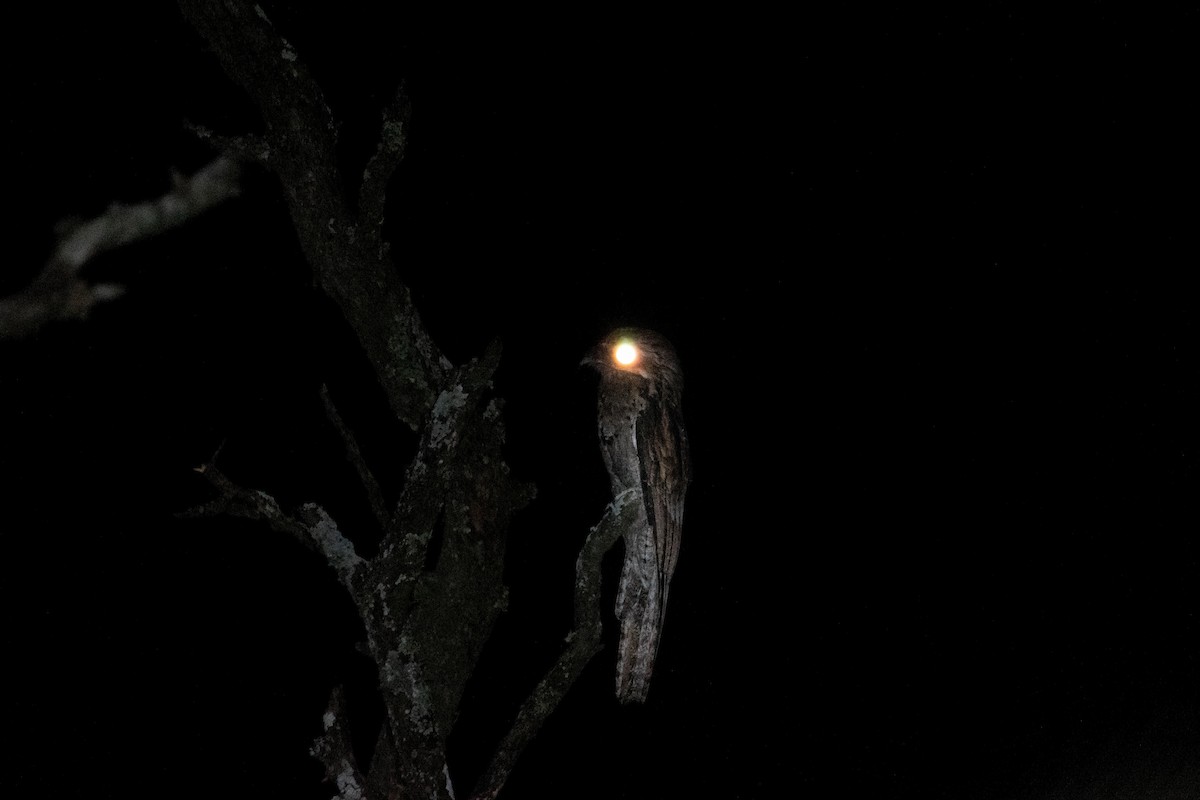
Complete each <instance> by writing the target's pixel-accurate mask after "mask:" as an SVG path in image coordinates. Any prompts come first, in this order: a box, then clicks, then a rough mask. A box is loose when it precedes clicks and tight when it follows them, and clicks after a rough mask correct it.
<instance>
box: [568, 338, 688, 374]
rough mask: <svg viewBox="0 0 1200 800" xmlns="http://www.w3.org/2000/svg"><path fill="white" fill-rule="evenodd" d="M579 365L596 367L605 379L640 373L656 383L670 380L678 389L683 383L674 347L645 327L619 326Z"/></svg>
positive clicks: (589, 352)
mask: <svg viewBox="0 0 1200 800" xmlns="http://www.w3.org/2000/svg"><path fill="white" fill-rule="evenodd" d="M580 364H586V365H588V366H590V367H593V368H595V369H596V370H598V371H599V372H600V376H601V378H605V379H620V378H621V377H623V376H630V377H632V376H637V377H639V378H642V379H644V380H647V381H651V382H654V383H657V382H659V381H668V382H671V383H672V384H674V385H675V386H677V387H679V388H682V385H683V371H682V370H681V369H680V366H679V357H678V356H677V355H676V354H675V348H674V347H672V346H671V343H670V342H669V341H667V339H666V338H665V337H664V336H662V335H661V334H658V333H655V332H654V331H651V330H646V329H645V328H617V329H616V330H615V331H613V332H612V333H610V334H608V336H605V337H604V338H603V339H601V340H600V342H599V344H597V345H596V346H595V347H593V348H592V349H591V350H589V351H588V354H587V355H586V356H585V357H584V359H583V361H581V362H580Z"/></svg>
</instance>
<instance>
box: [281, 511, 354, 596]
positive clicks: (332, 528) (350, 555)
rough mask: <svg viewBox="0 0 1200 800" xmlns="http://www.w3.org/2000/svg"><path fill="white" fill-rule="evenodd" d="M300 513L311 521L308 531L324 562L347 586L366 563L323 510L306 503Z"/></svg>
mask: <svg viewBox="0 0 1200 800" xmlns="http://www.w3.org/2000/svg"><path fill="white" fill-rule="evenodd" d="M272 502H274V501H272ZM302 511H303V513H304V515H305V517H307V518H309V519H310V520H312V521H311V522H310V523H309V525H308V529H309V532H310V534H311V535H312V537H313V540H314V541H315V542H316V543H317V546H318V547H319V548H320V550H321V552H322V553H323V554H324V555H325V560H326V561H328V562H329V565H330V566H331V567H333V569H334V571H335V572H337V574H338V577H339V578H340V579H341V580H342V582H343V583H345V584H346V585H349V584H350V581H351V579H352V578H353V577H354V573H355V572H356V571H357V570H358V569H359V567H361V566H362V565H363V564H365V563H366V561H365V560H364V559H363V557H362V556H360V555H359V554H358V553H356V552H355V551H354V544H353V543H352V542H351V541H350V540H349V539H347V538H346V537H345V536H343V535H342V532H341V531H340V530H338V527H337V523H335V522H334V521H333V519H331V518H330V516H329V514H327V513H326V512H325V509H323V508H321V507H320V506H318V505H316V504H315V503H306V504H305V505H304V506H303V507H302Z"/></svg>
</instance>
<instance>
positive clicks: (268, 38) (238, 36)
mask: <svg viewBox="0 0 1200 800" xmlns="http://www.w3.org/2000/svg"><path fill="white" fill-rule="evenodd" d="M178 1H179V7H180V9H181V10H182V12H183V15H184V16H185V17H186V18H187V19H188V20H189V21H190V22H191V24H192V26H193V27H195V28H196V30H197V31H198V32H199V33H200V35H201V36H203V37H204V38H206V39H207V40H208V41H209V42H210V43H211V44H212V47H213V51H214V53H216V55H217V58H218V59H219V60H220V62H221V66H222V68H223V69H224V70H225V72H226V74H227V75H229V77H230V78H231V79H232V80H233V81H234V82H235V83H237V84H238V85H240V86H241V87H242V88H243V89H245V91H246V92H247V93H248V94H249V95H250V98H251V99H252V100H253V101H254V102H255V103H256V104H257V106H258V110H259V113H260V114H261V115H262V118H263V121H264V122H265V123H266V141H267V144H268V146H269V148H270V164H271V168H272V169H273V170H274V171H275V173H276V174H277V175H278V176H279V179H280V181H281V182H282V183H283V186H284V188H285V191H284V198H285V200H286V201H287V204H288V209H289V212H290V214H291V217H292V222H293V225H294V227H295V229H296V232H297V234H298V235H299V237H300V246H301V248H302V249H303V251H304V254H305V257H306V259H307V260H308V262H309V265H310V266H311V267H312V269H313V274H314V276H315V277H316V280H317V283H318V284H319V285H320V286H321V288H322V289H323V290H324V291H325V293H326V294H328V295H329V296H330V297H331V298H332V299H333V301H334V302H335V303H336V304H337V305H338V307H339V308H340V309H341V311H342V314H343V316H344V317H345V318H346V321H347V322H348V323H349V324H350V327H351V328H352V329H353V330H354V333H355V334H356V336H357V337H358V340H359V342H360V344H361V345H362V347H363V349H364V350H365V351H366V354H367V357H368V359H369V360H370V362H371V365H372V367H373V369H374V371H375V375H376V377H377V379H378V380H379V382H380V385H381V386H382V387H383V389H384V392H385V393H386V395H387V398H388V402H389V403H390V404H391V407H392V409H393V410H394V411H395V413H396V415H397V417H399V419H400V420H401V421H402V422H404V423H405V424H406V425H408V426H409V427H410V428H411V429H412V430H414V431H415V430H417V429H418V428H419V426H420V424H421V420H422V419H423V418H424V417H425V415H426V414H427V413H428V411H429V409H430V408H431V407H432V406H433V403H434V400H435V399H436V397H437V395H438V392H439V391H440V390H441V387H442V386H443V384H444V382H445V379H446V377H447V373H448V372H449V371H450V368H451V365H450V363H449V361H447V360H446V359H445V357H444V356H443V355H442V354H441V351H440V350H439V349H438V348H437V346H436V345H435V344H434V343H433V340H432V339H431V338H430V337H429V334H428V332H427V331H426V330H425V327H424V325H423V324H422V323H421V319H420V316H419V315H418V313H417V310H416V308H415V307H414V306H413V303H412V297H411V294H410V293H409V290H408V287H407V286H405V285H404V284H403V283H401V281H400V279H399V276H398V275H397V274H396V270H395V268H394V266H393V265H392V264H391V263H390V261H388V260H387V258H386V257H385V256H386V252H387V248H386V247H385V245H384V242H383V239H382V235H381V231H380V228H379V224H378V223H379V219H378V217H379V211H380V210H379V208H376V207H375V206H376V205H378V203H380V202H382V197H383V195H382V191H383V190H382V186H383V184H379V187H378V188H373V189H370V190H368V191H367V192H366V193H365V194H364V195H363V196H362V198H361V199H363V200H367V201H368V205H371V206H372V210H371V212H370V213H371V214H373V215H374V217H373V218H367V217H364V216H362V215H361V214H360V213H359V210H358V209H356V208H355V207H354V206H353V204H351V203H350V202H348V201H347V198H346V196H345V194H344V191H343V186H344V185H345V184H344V182H343V180H342V176H341V174H340V170H339V168H338V161H337V129H338V125H337V122H336V120H335V119H334V117H333V113H332V112H331V111H330V109H329V105H328V103H326V101H325V97H324V93H323V92H322V91H321V89H320V87H319V86H318V85H317V83H316V82H315V81H314V80H313V79H312V77H311V76H310V75H309V73H308V70H307V69H306V68H305V66H304V64H303V62H302V61H301V60H300V58H299V56H298V54H297V53H296V50H295V48H294V47H292V45H291V44H290V43H289V42H288V41H287V40H286V39H284V38H283V37H282V36H280V35H279V34H278V33H277V32H276V31H275V29H274V27H273V26H272V25H271V23H270V20H268V19H267V15H266V13H265V12H264V11H263V10H262V8H261V7H260V6H257V5H251V4H249V3H246V2H244V0H178ZM385 120H386V117H385ZM400 121H401V118H400V117H397V118H395V119H393V120H392V122H393V125H392V126H391V128H390V131H391V133H390V134H387V133H386V132H385V136H384V142H383V143H381V152H382V153H383V154H384V155H382V156H380V162H379V163H380V168H379V169H377V170H376V172H375V173H372V174H376V173H377V174H379V175H384V173H390V168H389V167H388V164H390V163H391V162H393V161H394V160H395V159H397V158H399V156H400V155H401V154H402V151H403V147H402V144H403V135H402V134H403V128H402V126H401V127H398V126H397V125H396V124H394V123H396V122H400ZM392 166H393V167H394V164H392ZM373 180H374V179H372V181H373ZM383 180H384V182H385V183H386V177H384V178H383ZM371 185H372V186H375V184H374V183H372V184H371ZM370 198H378V200H372V199H370Z"/></svg>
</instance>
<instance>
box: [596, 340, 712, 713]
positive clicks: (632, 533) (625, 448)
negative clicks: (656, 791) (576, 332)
mask: <svg viewBox="0 0 1200 800" xmlns="http://www.w3.org/2000/svg"><path fill="white" fill-rule="evenodd" d="M583 363H584V364H588V365H590V366H592V367H595V368H596V370H598V371H599V373H600V391H599V402H598V404H597V407H598V412H599V414H598V416H599V427H600V450H601V453H602V454H603V456H604V466H605V467H606V468H607V469H608V476H609V480H610V481H611V482H612V493H613V497H616V496H617V495H619V494H621V492H624V491H625V490H626V489H631V488H637V489H640V490H641V492H642V513H641V514H639V516H638V520H637V522H636V523H635V524H634V525H633V526H632V527H631V528H629V529H628V530H626V531H625V532H624V539H625V563H624V565H623V566H622V568H621V582H620V587H619V588H618V590H617V608H616V612H617V618H618V619H619V620H620V621H621V634H620V640H619V645H618V650H617V699H618V700H620V701H621V702H622V703H628V702H631V701H637V702H642V701H644V700H645V699H646V692H647V691H648V690H649V688H650V674H651V672H653V670H654V658H655V656H656V655H657V653H658V642H659V637H660V636H661V633H662V625H663V615H664V613H665V611H666V607H667V592H668V589H669V588H670V584H671V575H672V573H674V572H675V563H676V561H678V559H679V541H680V534H681V532H682V530H683V498H684V494H685V493H686V492H687V486H688V482H689V481H690V480H691V464H690V461H689V454H688V440H687V432H686V431H685V430H684V426H683V416H682V414H681V412H680V404H679V401H680V395H681V394H682V393H683V371H682V369H681V367H680V364H679V357H678V356H677V355H676V354H675V348H674V347H672V346H671V343H670V342H668V341H667V340H666V339H665V338H664V337H663V336H661V335H659V334H657V333H655V332H654V331H649V330H643V329H639V328H619V329H617V330H615V331H613V332H612V333H611V334H609V335H608V336H606V337H605V338H604V339H603V340H602V341H601V342H600V343H599V344H598V345H596V347H595V348H593V349H592V350H591V351H590V352H589V353H588V355H587V357H585V358H584V360H583Z"/></svg>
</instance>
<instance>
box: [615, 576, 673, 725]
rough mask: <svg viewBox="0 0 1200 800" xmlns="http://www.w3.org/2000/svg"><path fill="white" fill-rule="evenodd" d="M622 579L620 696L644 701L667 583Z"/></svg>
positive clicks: (619, 614)
mask: <svg viewBox="0 0 1200 800" xmlns="http://www.w3.org/2000/svg"><path fill="white" fill-rule="evenodd" d="M630 583H632V584H633V585H629V584H628V583H623V585H622V587H621V589H622V591H621V592H620V595H621V596H620V597H618V599H617V617H618V618H620V620H621V637H620V640H619V642H618V644H617V699H618V700H619V701H621V702H622V703H642V702H645V700H646V693H647V692H649V691H650V675H651V673H652V672H654V659H655V657H656V656H657V655H658V642H659V638H660V637H661V635H662V623H663V611H664V610H665V608H666V602H667V599H666V587H659V586H647V585H645V584H643V583H641V582H640V581H631V582H630Z"/></svg>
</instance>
